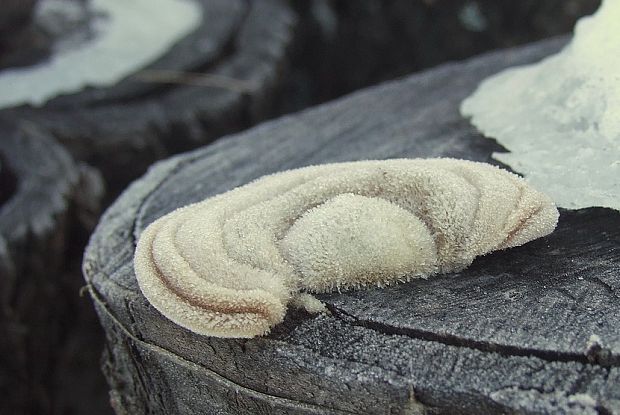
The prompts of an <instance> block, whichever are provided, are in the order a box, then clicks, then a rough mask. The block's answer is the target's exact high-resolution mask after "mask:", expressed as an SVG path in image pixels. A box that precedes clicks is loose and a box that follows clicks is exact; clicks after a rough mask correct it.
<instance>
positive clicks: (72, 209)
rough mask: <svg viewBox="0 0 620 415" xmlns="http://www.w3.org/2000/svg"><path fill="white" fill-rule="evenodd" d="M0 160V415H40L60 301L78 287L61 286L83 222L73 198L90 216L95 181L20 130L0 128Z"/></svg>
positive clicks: (50, 143)
mask: <svg viewBox="0 0 620 415" xmlns="http://www.w3.org/2000/svg"><path fill="white" fill-rule="evenodd" d="M0 159H2V169H1V171H0V176H1V177H2V180H1V182H2V185H3V187H4V186H5V185H6V186H7V187H6V188H3V190H8V192H7V193H6V194H4V195H3V200H2V203H0V290H1V291H0V396H2V399H1V400H0V412H1V413H7V414H8V413H41V412H46V413H47V412H49V411H50V410H51V407H52V404H53V402H52V387H53V386H52V383H53V376H54V369H55V359H56V356H57V353H56V352H57V348H59V347H61V338H62V336H63V333H66V332H67V328H63V327H62V324H63V323H64V322H63V321H62V318H63V316H64V315H65V314H66V313H67V312H68V310H69V307H68V305H67V302H66V300H65V298H64V295H65V294H66V291H68V290H72V291H73V292H72V294H73V295H75V296H77V290H78V287H79V280H78V277H77V275H75V278H73V279H72V280H71V281H70V282H67V281H61V279H60V273H61V270H62V267H63V265H64V263H65V250H66V248H67V244H68V242H69V240H70V238H71V235H70V232H71V231H73V230H74V229H76V228H78V227H79V226H80V224H79V223H77V218H78V217H87V216H88V215H87V212H86V210H85V209H83V205H82V204H80V203H79V202H78V197H77V196H76V195H78V194H79V195H81V197H85V196H86V195H90V200H89V203H88V204H87V206H90V207H91V208H92V209H95V207H96V206H97V205H98V204H99V203H100V200H101V192H100V191H98V189H100V187H98V186H97V185H98V184H99V182H100V180H101V179H100V178H99V176H98V175H97V173H95V172H93V171H92V170H90V169H89V168H87V167H86V166H80V165H77V164H76V163H75V162H74V161H73V159H72V158H71V157H70V156H69V154H68V153H67V152H66V151H65V150H64V149H63V148H62V147H61V146H59V145H58V144H57V143H56V142H55V141H54V140H53V138H52V137H50V136H49V135H48V134H46V133H44V132H42V131H41V130H39V129H36V128H34V127H33V126H32V125H28V124H25V123H21V124H15V123H13V122H9V121H7V120H3V119H2V120H0ZM85 179H88V180H85ZM93 213H95V212H93ZM85 214H86V216H85ZM71 284H72V285H71ZM74 311H75V310H72V311H71V312H74Z"/></svg>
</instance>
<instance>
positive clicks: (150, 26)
mask: <svg viewBox="0 0 620 415" xmlns="http://www.w3.org/2000/svg"><path fill="white" fill-rule="evenodd" d="M91 1H92V5H91V7H92V10H93V12H94V13H96V14H98V15H102V16H104V17H105V18H104V19H102V20H103V21H102V23H101V25H100V27H98V33H97V34H96V35H95V36H94V38H93V39H91V40H90V41H87V42H85V43H83V44H81V45H80V47H78V48H75V49H73V50H64V51H61V52H59V53H58V54H53V55H52V56H51V57H50V59H48V60H46V61H45V62H42V63H41V64H37V65H34V66H30V67H20V68H11V69H6V70H3V71H0V108H6V107H12V106H16V105H21V104H32V105H35V106H38V105H43V104H45V103H46V102H47V101H48V100H50V99H52V98H54V97H56V96H58V95H62V94H70V93H75V92H79V91H81V90H82V89H84V88H85V87H87V86H91V87H98V88H102V87H107V86H111V85H114V84H116V83H117V82H119V81H120V80H122V79H123V78H125V77H127V76H128V75H130V74H132V73H134V72H136V71H137V70H138V69H140V68H142V67H144V66H145V65H148V64H149V63H151V62H152V61H154V60H155V59H157V58H158V57H160V56H161V55H162V54H163V53H165V52H166V51H167V50H168V49H169V48H170V47H171V46H172V45H173V44H174V43H176V42H177V41H178V40H180V39H182V38H183V37H185V36H186V35H187V34H188V33H190V32H191V31H193V30H194V29H195V28H196V27H197V26H198V25H199V24H200V21H201V20H202V19H201V9H200V7H198V5H197V4H196V3H195V2H194V1H190V0H91Z"/></svg>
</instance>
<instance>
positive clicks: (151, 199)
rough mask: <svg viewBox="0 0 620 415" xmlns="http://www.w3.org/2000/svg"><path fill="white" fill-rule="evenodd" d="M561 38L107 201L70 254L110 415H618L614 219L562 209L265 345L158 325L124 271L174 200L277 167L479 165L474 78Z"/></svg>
mask: <svg viewBox="0 0 620 415" xmlns="http://www.w3.org/2000/svg"><path fill="white" fill-rule="evenodd" d="M564 42H565V39H556V40H552V41H547V42H542V43H538V44H534V45H531V46H528V47H525V48H520V49H509V50H506V51H500V52H496V53H492V54H489V55H484V56H481V57H478V58H475V59H472V60H470V61H466V62H463V63H458V64H450V65H444V66H440V67H437V68H435V69H432V70H430V71H427V72H423V73H420V74H417V75H413V76H411V77H407V78H405V79H403V80H400V81H394V82H390V83H387V84H385V85H382V86H379V87H374V88H369V89H365V90H363V91H360V92H358V93H356V94H353V95H351V96H349V97H347V98H344V99H340V100H337V101H335V102H332V103H329V104H325V105H321V106H318V107H316V108H313V109H311V110H308V111H304V112H302V113H300V114H296V115H293V116H289V117H285V118H282V119H279V120H276V121H272V122H267V123H264V124H261V125H260V126H258V127H255V128H253V129H250V130H248V131H246V132H244V133H241V134H238V135H234V136H230V137H227V138H226V139H225V140H221V141H219V142H217V143H215V144H213V145H210V146H207V147H205V148H203V149H200V150H196V151H194V152H191V153H187V154H185V155H182V156H178V157H175V158H172V159H170V160H167V161H164V162H160V163H158V164H157V165H156V166H154V168H152V169H151V170H150V172H149V173H148V174H147V175H146V176H145V177H143V178H142V179H140V180H138V181H136V182H135V183H134V184H133V185H132V186H131V188H130V189H129V190H128V191H127V192H125V193H124V194H123V196H121V198H119V199H118V200H117V201H116V203H115V204H114V205H113V206H112V207H110V209H109V210H108V211H107V213H106V214H105V215H104V217H103V218H102V220H101V222H100V224H99V226H98V228H97V230H96V232H95V233H94V235H93V237H92V238H91V242H90V245H89V247H88V249H87V251H86V255H85V260H84V272H85V277H86V279H87V282H88V283H89V288H90V292H91V294H92V297H93V299H94V302H95V306H96V309H97V312H98V314H99V317H100V319H101V321H102V323H103V326H104V329H105V331H106V336H107V348H106V353H105V363H104V370H105V373H106V377H107V378H108V382H109V383H110V385H111V387H112V402H113V406H114V408H115V410H116V411H117V413H157V414H166V413H175V414H193V413H217V414H328V413H329V414H333V413H338V414H340V413H342V414H344V413H347V414H385V413H390V414H408V413H433V414H455V413H462V414H480V413H497V414H500V413H523V414H538V413H580V414H581V413H583V414H595V413H618V412H619V411H620V389H618V387H617V386H618V382H620V342H619V337H618V327H617V317H618V315H620V301H619V299H618V294H617V289H618V287H620V272H619V271H618V270H620V214H619V213H618V212H617V211H614V210H611V209H598V208H592V209H582V210H579V211H562V212H561V219H560V223H559V226H558V229H557V230H556V231H555V232H554V233H553V234H551V235H550V236H548V237H545V238H541V239H539V240H537V241H534V242H531V243H529V244H526V245H525V246H522V247H518V248H513V249H510V250H506V251H500V252H495V253H493V254H489V255H487V256H485V257H483V258H478V259H477V260H476V261H475V262H474V264H473V265H472V266H471V267H470V268H468V269H467V270H465V271H463V272H459V273H453V274H447V275H441V276H436V277H433V278H430V279H428V280H422V279H418V280H413V281H411V282H409V283H405V284H397V285H394V286H391V287H389V288H385V289H380V288H370V289H367V290H359V291H350V292H344V293H333V294H325V295H321V296H319V298H320V299H322V300H323V301H324V302H325V303H326V304H327V307H328V308H329V310H330V311H331V314H330V315H309V314H307V313H305V312H302V311H292V310H290V311H289V314H288V315H287V318H286V320H285V321H284V323H282V324H281V325H279V326H276V327H275V329H274V330H273V331H272V333H271V334H270V335H268V336H266V337H259V338H255V339H250V340H246V339H219V338H213V337H207V336H200V335H196V334H194V333H192V332H189V331H188V330H185V329H183V328H181V327H179V326H177V325H175V324H174V323H172V322H170V321H169V320H167V319H166V318H164V317H163V316H162V315H161V314H160V313H158V312H157V311H156V310H155V309H154V308H153V307H152V306H150V304H149V303H148V301H147V300H146V299H145V298H144V297H143V296H142V294H141V292H140V290H139V288H138V286H137V282H136V279H135V276H134V273H133V262H132V261H133V252H134V248H135V243H136V240H137V239H138V237H139V235H140V233H141V231H142V230H143V229H144V228H145V227H146V226H147V225H148V224H149V223H151V222H152V221H153V220H155V219H156V218H158V217H160V216H162V215H164V214H166V213H168V212H170V211H172V210H174V209H175V208H178V207H180V206H184V205H186V204H188V203H192V202H196V201H200V200H202V199H204V198H206V197H209V196H212V195H215V194H218V193H221V192H223V191H226V190H229V189H232V188H234V187H236V186H239V185H242V184H245V183H247V182H249V181H251V180H253V179H255V178H257V177H260V176H262V175H265V174H269V173H272V172H275V171H280V170H285V169H290V168H295V167H301V166H306V165H312V164H319V163H326V162H337V161H348V160H359V159H384V158H397V157H436V156H445V157H457V158H465V159H471V160H478V161H489V162H492V160H491V158H490V156H491V153H492V152H493V151H501V150H502V148H501V147H499V146H498V145H497V144H496V143H495V142H494V141H493V140H490V139H486V138H484V137H482V136H481V135H480V134H479V133H478V132H477V131H476V130H475V129H474V128H473V127H472V126H471V125H469V123H468V121H467V120H465V119H463V118H462V117H461V116H460V114H459V111H458V107H459V104H460V102H461V101H462V99H464V98H465V97H466V96H468V95H469V94H470V93H471V92H472V91H473V89H474V88H476V86H477V85H478V83H479V82H480V81H481V80H482V79H484V78H485V77H487V76H488V75H490V74H492V73H495V72H497V71H499V70H501V69H503V68H506V67H508V66H513V65H518V64H526V63H530V62H534V61H537V60H539V59H541V58H542V57H544V56H547V55H549V54H551V53H554V52H556V51H558V50H559V49H560V47H561V46H562V45H563V44H564Z"/></svg>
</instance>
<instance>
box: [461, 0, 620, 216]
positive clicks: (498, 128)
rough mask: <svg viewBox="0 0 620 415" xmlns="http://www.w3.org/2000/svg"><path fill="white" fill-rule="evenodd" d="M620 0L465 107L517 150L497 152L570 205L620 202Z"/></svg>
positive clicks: (608, 2) (610, 0)
mask: <svg viewBox="0 0 620 415" xmlns="http://www.w3.org/2000/svg"><path fill="white" fill-rule="evenodd" d="M619 21H620V1H617V0H604V1H603V3H602V5H601V7H600V9H599V10H598V11H597V12H596V13H595V14H594V15H592V16H589V17H585V18H582V19H581V20H580V21H579V22H578V24H577V26H576V28H575V33H574V37H573V39H572V41H571V43H570V44H568V45H567V46H566V47H565V48H564V50H562V51H561V52H560V53H558V54H556V55H553V56H550V57H548V58H546V59H544V60H543V61H542V62H540V63H537V64H534V65H528V66H523V67H519V68H511V69H508V70H506V71H504V72H501V73H499V74H497V75H494V76H492V77H491V78H489V79H487V80H485V81H484V82H483V83H482V84H481V85H480V86H479V87H478V89H477V90H476V91H475V92H474V93H473V94H472V95H471V96H470V97H468V98H467V99H466V100H465V101H463V104H462V106H461V113H462V114H463V115H465V116H468V117H471V122H472V124H474V125H475V126H476V127H477V128H478V130H479V131H481V132H482V133H483V134H484V135H486V136H488V137H492V138H495V139H496V140H497V141H498V142H499V143H500V144H502V145H503V146H504V147H506V149H508V150H509V151H510V153H495V154H494V155H493V157H494V158H495V159H497V160H499V161H501V162H503V163H505V164H507V165H509V166H511V167H512V168H513V169H514V170H515V171H518V172H520V173H522V174H523V175H524V176H525V177H526V178H527V179H528V181H529V182H530V183H532V185H534V186H536V187H537V188H538V189H540V190H541V191H544V192H545V193H547V194H549V195H550V196H551V197H552V198H553V199H554V201H555V202H556V203H557V204H558V205H559V206H561V207H565V208H571V209H575V208H584V207H590V206H602V207H609V208H613V209H616V210H620V181H619V180H618V178H619V177H620V29H619V26H618V22H619Z"/></svg>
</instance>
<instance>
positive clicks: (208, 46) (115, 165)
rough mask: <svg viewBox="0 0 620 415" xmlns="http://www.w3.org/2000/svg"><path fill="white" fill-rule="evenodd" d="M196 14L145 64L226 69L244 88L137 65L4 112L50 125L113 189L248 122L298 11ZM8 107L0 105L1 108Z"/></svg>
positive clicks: (263, 112) (265, 8) (228, 4)
mask: <svg viewBox="0 0 620 415" xmlns="http://www.w3.org/2000/svg"><path fill="white" fill-rule="evenodd" d="M198 4H199V5H200V7H202V9H203V10H202V11H203V21H202V22H201V24H200V26H199V27H198V28H197V29H196V30H195V31H194V32H192V33H191V34H189V35H188V36H187V37H185V38H184V39H182V40H180V41H179V42H178V43H177V44H176V45H174V46H173V47H172V48H171V49H170V51H168V52H167V53H166V54H165V55H164V56H162V57H161V58H159V59H158V60H156V61H155V62H153V63H152V64H150V65H149V66H148V67H147V68H143V69H141V71H143V70H174V71H177V72H182V73H208V74H214V75H220V76H225V77H228V78H231V79H233V80H237V81H238V82H239V83H242V82H243V85H247V84H249V85H251V86H250V87H247V88H245V89H243V88H242V89H235V88H232V89H231V87H228V86H227V85H224V84H222V86H220V87H218V86H214V87H206V86H196V85H191V84H184V83H183V82H180V83H178V82H173V83H166V82H154V81H152V80H145V79H143V78H141V71H139V72H138V73H136V74H133V75H131V76H129V77H127V78H126V79H124V80H122V81H120V82H119V83H118V84H117V85H114V86H112V87H109V88H97V89H95V88H90V89H87V90H85V91H83V92H80V93H77V94H72V95H67V96H60V97H58V98H56V99H53V100H52V101H50V102H48V103H47V104H46V105H45V106H44V107H43V108H40V109H39V108H31V107H27V106H26V107H19V108H13V109H10V110H8V112H9V113H10V114H11V116H12V117H15V118H19V119H25V120H29V121H31V122H35V123H37V124H38V125H41V126H42V127H43V128H46V129H47V130H48V131H50V132H51V133H52V134H53V135H54V136H55V137H56V139H57V140H58V141H60V142H61V143H62V144H64V145H65V147H66V148H67V149H68V150H69V151H70V152H71V154H72V155H73V156H74V157H75V158H76V159H78V160H82V161H87V162H88V163H89V164H91V165H93V166H96V167H98V168H99V169H100V170H101V171H102V173H103V174H104V177H105V179H106V181H107V182H108V187H109V189H110V191H111V192H112V193H113V194H117V193H118V192H120V190H122V188H123V187H124V186H125V185H126V184H127V183H128V182H129V181H130V180H131V179H134V178H136V177H137V176H139V175H140V174H142V173H144V171H145V170H146V168H147V166H148V165H149V164H151V163H152V162H153V161H155V160H157V159H160V158H162V157H164V156H166V155H170V154H173V153H176V152H179V151H183V150H189V149H192V148H195V147H197V146H199V145H202V144H205V143H208V142H210V141H212V140H213V139H215V138H216V137H219V136H221V135H223V134H226V133H230V132H234V131H238V130H240V129H243V128H247V127H249V126H250V125H252V124H254V123H256V122H257V121H258V120H261V119H263V118H265V117H267V116H269V115H272V114H273V108H272V100H273V97H274V95H275V94H276V91H277V90H278V87H279V82H281V81H282V79H283V78H282V76H281V75H282V72H283V71H284V70H285V67H286V58H287V49H288V48H289V46H290V45H291V44H292V42H293V41H294V36H293V31H294V27H295V24H296V16H295V14H294V13H293V12H292V11H291V10H290V8H289V6H288V5H287V3H286V2H285V1H284V0H264V1H259V2H247V1H243V0H200V1H198ZM5 112H7V111H5Z"/></svg>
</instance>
